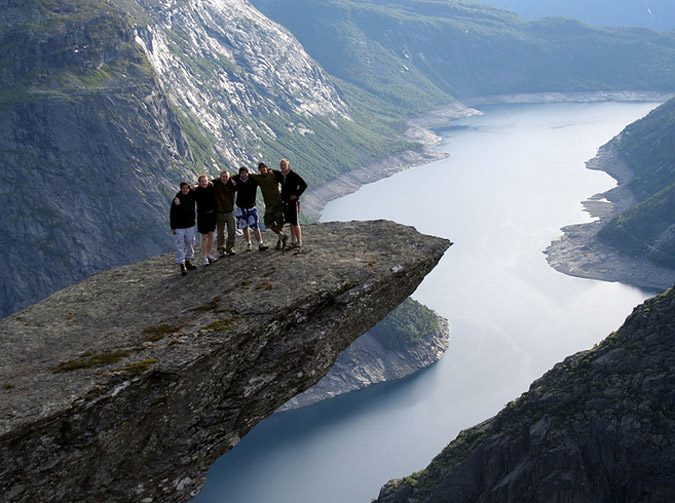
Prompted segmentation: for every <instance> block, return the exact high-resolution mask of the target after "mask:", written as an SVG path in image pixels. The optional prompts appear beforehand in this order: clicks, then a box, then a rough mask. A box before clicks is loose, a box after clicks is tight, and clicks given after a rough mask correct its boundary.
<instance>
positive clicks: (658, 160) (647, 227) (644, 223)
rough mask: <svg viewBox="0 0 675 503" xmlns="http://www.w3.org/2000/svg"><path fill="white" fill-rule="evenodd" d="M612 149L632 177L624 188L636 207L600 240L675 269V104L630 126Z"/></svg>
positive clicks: (603, 232) (611, 225)
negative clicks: (634, 200) (635, 202)
mask: <svg viewBox="0 0 675 503" xmlns="http://www.w3.org/2000/svg"><path fill="white" fill-rule="evenodd" d="M612 144H613V145H615V146H616V147H617V151H618V152H619V153H620V154H621V157H622V160H623V161H624V162H625V163H626V165H627V166H628V167H629V168H630V170H631V171H632V173H633V174H632V179H631V180H630V181H629V182H628V183H626V184H625V187H626V188H628V189H629V190H630V192H631V193H632V194H633V195H634V196H635V199H636V201H637V204H636V205H635V206H633V207H631V208H630V209H628V210H626V211H624V212H623V213H621V214H620V215H618V216H617V217H616V218H614V219H613V220H612V221H611V222H610V223H609V224H608V225H607V226H605V227H604V228H603V229H602V230H601V231H600V232H599V233H598V237H599V238H600V239H601V240H603V241H604V242H605V243H607V244H610V245H611V246H612V247H614V248H615V249H617V250H618V251H620V252H621V253H624V254H626V255H630V256H645V257H647V258H649V259H650V260H651V261H653V262H654V263H656V264H658V265H662V266H666V267H670V268H675V99H671V100H670V101H668V102H667V103H665V104H663V105H661V106H660V107H658V108H656V109H655V110H653V111H652V112H651V113H650V114H649V115H647V116H646V117H645V118H643V119H641V120H639V121H637V122H634V123H632V124H630V125H629V126H628V127H626V128H625V129H624V130H623V131H622V132H621V134H620V135H619V136H617V137H616V138H615V139H614V140H612Z"/></svg>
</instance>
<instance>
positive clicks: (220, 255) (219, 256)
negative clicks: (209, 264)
mask: <svg viewBox="0 0 675 503" xmlns="http://www.w3.org/2000/svg"><path fill="white" fill-rule="evenodd" d="M224 256H225V250H223V251H221V252H220V254H219V255H218V258H223V257H224Z"/></svg>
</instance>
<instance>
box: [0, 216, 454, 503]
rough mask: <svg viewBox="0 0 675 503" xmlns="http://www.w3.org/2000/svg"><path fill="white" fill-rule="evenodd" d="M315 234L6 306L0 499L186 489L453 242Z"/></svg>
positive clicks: (345, 232) (162, 493) (165, 495)
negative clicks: (280, 246)
mask: <svg viewBox="0 0 675 503" xmlns="http://www.w3.org/2000/svg"><path fill="white" fill-rule="evenodd" d="M305 241H306V253H303V254H301V255H298V256H292V255H288V254H286V253H284V252H264V253H259V252H258V253H250V254H240V255H236V256H234V257H228V258H226V259H222V260H220V261H218V262H216V263H215V264H213V265H210V266H207V267H200V268H198V269H197V270H195V271H191V272H190V274H188V276H186V277H182V276H180V275H179V274H178V273H177V270H176V269H175V267H174V263H173V257H172V256H171V255H170V254H165V255H161V256H157V257H154V258H151V259H148V260H146V261H143V262H139V263H136V264H132V265H129V266H125V267H121V268H117V269H112V270H109V271H105V272H102V273H99V274H96V275H94V276H92V277H90V278H88V279H86V280H84V281H82V282H80V283H77V284H75V285H73V286H71V287H68V288H66V289H64V290H61V291H59V292H57V293H55V294H54V295H52V296H50V297H49V298H48V299H46V300H45V301H43V302H41V303H39V304H36V305H33V306H31V307H29V308H27V309H25V310H23V311H21V312H19V313H16V314H15V315H12V316H10V317H9V318H6V319H5V320H2V321H1V322H0V386H1V388H0V393H1V394H2V402H1V407H0V480H2V488H1V492H2V494H3V498H4V499H3V501H8V502H19V501H21V502H31V503H32V502H36V501H40V502H56V501H63V502H69V503H70V502H91V501H107V502H114V501H119V502H138V501H143V502H146V503H149V502H172V501H186V500H188V499H189V498H190V497H191V496H193V495H194V494H195V493H196V492H197V491H198V490H199V488H200V487H201V486H202V485H203V483H204V478H203V477H204V474H205V473H206V471H207V469H208V467H209V465H210V464H211V463H212V462H213V461H214V460H215V459H216V458H217V457H218V456H220V455H222V454H223V453H224V452H226V451H227V450H229V449H230V448H231V447H232V446H234V445H235V444H236V443H237V442H239V440H240V439H241V438H242V437H243V436H244V435H245V434H246V433H247V432H248V431H249V430H250V429H251V428H252V427H253V426H254V425H255V424H256V423H257V422H259V421H260V420H262V419H263V418H264V417H266V416H268V415H269V414H271V413H273V412H274V410H276V409H277V408H278V407H279V406H280V405H281V404H283V403H284V402H286V401H287V400H288V399H289V398H291V397H292V396H294V395H295V394H297V393H299V392H301V391H303V390H305V389H307V388H308V387H310V386H311V385H313V384H314V383H316V382H317V381H318V380H319V379H320V378H321V377H322V376H323V375H325V374H326V373H327V372H328V370H329V369H330V367H331V366H332V364H333V363H334V361H335V359H336V358H337V355H338V353H339V352H340V351H342V350H343V349H345V348H346V347H347V346H348V345H349V344H351V342H353V340H354V339H356V338H357V337H358V336H359V335H361V334H362V333H364V332H365V331H366V330H368V329H369V328H370V327H372V326H373V325H374V324H375V323H376V322H378V321H379V320H380V319H381V318H382V317H384V316H385V315H386V314H387V313H388V312H390V311H391V310H392V309H394V308H395V307H396V306H397V305H398V304H399V303H401V302H402V301H403V300H404V299H405V298H406V297H407V296H408V295H410V294H411V293H412V292H413V291H414V289H415V288H416V287H417V285H418V284H419V283H420V281H422V279H423V278H424V276H425V275H426V274H427V273H428V272H429V271H430V270H431V269H432V268H433V267H434V266H435V265H436V263H437V262H438V260H440V258H441V256H442V255H443V253H444V252H445V250H446V249H447V248H448V246H449V244H450V243H449V242H448V241H447V240H444V239H440V238H434V237H430V236H425V235H422V234H419V233H418V232H417V231H415V230H414V229H413V228H411V227H404V226H402V225H398V224H394V223H391V222H385V221H377V222H353V223H331V224H321V225H314V226H307V227H306V228H305Z"/></svg>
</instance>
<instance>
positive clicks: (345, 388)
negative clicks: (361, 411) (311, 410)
mask: <svg viewBox="0 0 675 503" xmlns="http://www.w3.org/2000/svg"><path fill="white" fill-rule="evenodd" d="M434 317H435V330H433V331H431V332H429V333H425V334H424V335H423V337H421V338H420V340H419V341H415V342H412V343H410V344H405V345H396V347H391V344H387V340H388V338H389V337H391V338H392V339H395V338H396V334H392V333H387V334H386V336H385V337H387V338H383V337H381V336H378V335H377V334H376V333H374V332H373V331H368V332H366V333H365V334H363V335H362V336H361V337H359V338H358V339H356V340H355V341H354V343H353V344H352V345H351V346H349V347H348V348H347V349H345V350H344V351H343V352H342V353H340V355H339V356H338V358H337V360H336V362H335V365H333V367H332V368H331V369H330V372H328V374H326V376H325V377H323V379H321V380H320V381H319V382H318V383H316V384H315V385H314V386H312V387H311V388H309V389H308V390H307V391H305V392H304V393H300V394H299V395H297V396H294V397H293V398H291V399H290V400H289V401H288V402H286V403H285V404H284V405H282V406H281V407H279V410H278V412H283V411H287V410H292V409H299V408H301V407H306V406H308V405H312V404H314V403H317V402H320V401H322V400H326V399H329V398H333V397H336V396H338V395H342V394H344V393H349V392H350V391H356V390H359V389H363V388H366V387H368V386H372V385H373V384H379V383H383V382H387V381H395V380H397V379H403V378H404V377H407V376H409V375H412V374H414V373H415V372H418V371H420V370H422V369H424V368H426V367H428V366H430V365H432V364H434V363H436V362H437V361H438V360H440V358H441V357H442V356H443V354H444V353H445V350H446V349H448V344H449V337H450V331H449V327H448V320H446V319H445V318H443V317H442V316H440V315H438V314H436V313H434ZM381 323H382V322H381ZM403 335H405V334H403Z"/></svg>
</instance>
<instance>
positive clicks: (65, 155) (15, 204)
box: [0, 1, 191, 317]
mask: <svg viewBox="0 0 675 503" xmlns="http://www.w3.org/2000/svg"><path fill="white" fill-rule="evenodd" d="M50 8H51V9H52V10H48V9H47V8H45V7H43V6H42V4H41V3H40V2H34V1H31V2H27V3H26V4H25V5H24V4H23V2H22V3H21V5H16V6H8V7H7V9H6V10H5V11H3V20H2V21H1V22H0V23H1V24H0V43H1V45H2V46H3V47H6V48H7V52H6V53H5V54H4V55H3V60H2V63H0V128H1V130H2V132H3V133H2V135H0V162H1V163H2V169H3V179H4V180H3V181H4V183H3V188H2V189H0V199H1V201H2V207H3V211H2V214H0V226H1V227H2V229H3V232H2V237H1V238H0V240H1V241H0V243H1V244H2V247H3V249H4V250H6V253H5V258H4V264H5V268H4V272H3V274H2V275H1V276H0V317H2V316H5V315H7V314H8V313H10V312H13V311H16V310H17V309H19V308H22V307H25V306H26V305H28V304H30V303H32V302H35V301H36V300H37V299H41V298H43V297H44V296H46V295H48V294H49V293H51V292H53V291H54V290H56V289H58V288H63V287H65V286H66V285H69V284H72V283H73V282H74V281H77V280H80V279H82V278H83V277H86V276H87V275H90V274H92V273H94V272H96V271H100V270H102V269H104V268H107V267H110V266H111V265H120V264H125V263H129V262H132V261H135V260H140V259H142V258H146V257H148V256H149V255H153V254H157V253H160V252H163V251H166V250H167V249H168V248H169V246H170V243H171V240H170V233H169V231H168V229H167V228H166V227H165V224H164V222H166V219H167V213H168V201H169V197H170V195H173V194H174V193H175V191H176V187H175V185H176V184H175V181H172V180H170V176H167V173H171V176H172V177H175V179H177V180H180V178H182V177H184V176H187V174H188V170H187V169H186V168H185V165H184V163H183V161H184V160H188V161H189V160H190V158H191V153H190V150H189V147H188V145H187V142H186V140H185V137H184V136H183V134H182V131H181V127H180V124H179V122H178V121H177V118H176V116H175V114H174V113H173V111H172V110H171V108H170V106H169V104H168V102H167V100H166V98H165V97H164V95H163V94H162V92H161V90H160V88H159V86H158V84H157V83H156V82H155V80H154V77H153V75H152V73H151V72H149V71H148V68H149V67H146V66H145V65H146V64H147V61H146V60H144V56H143V53H142V51H141V50H140V49H139V48H138V47H137V46H136V45H135V42H134V35H133V30H131V29H130V27H129V26H128V25H127V24H126V23H125V21H124V20H123V19H121V18H120V17H119V16H115V15H114V13H110V12H106V11H105V10H102V11H100V12H99V11H97V10H96V9H93V10H87V9H86V8H85V7H84V6H83V2H80V5H79V7H78V6H75V5H71V4H68V5H59V4H58V3H53V4H50ZM78 8H79V10H78ZM92 79H93V80H92Z"/></svg>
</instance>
